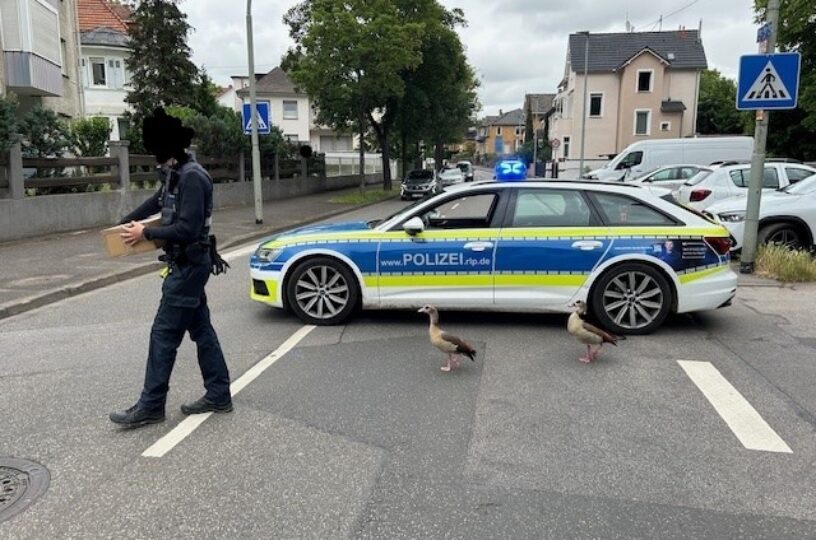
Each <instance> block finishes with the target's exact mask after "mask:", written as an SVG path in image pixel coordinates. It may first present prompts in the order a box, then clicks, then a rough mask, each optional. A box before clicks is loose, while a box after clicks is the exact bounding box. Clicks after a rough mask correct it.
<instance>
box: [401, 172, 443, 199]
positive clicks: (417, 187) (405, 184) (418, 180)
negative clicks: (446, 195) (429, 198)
mask: <svg viewBox="0 0 816 540" xmlns="http://www.w3.org/2000/svg"><path fill="white" fill-rule="evenodd" d="M434 193H436V178H435V175H434V172H433V171H428V170H425V169H416V170H413V171H410V172H409V173H408V174H407V175H406V176H405V180H403V181H402V186H400V198H401V199H402V200H408V199H414V198H422V197H425V196H426V195H432V194H434Z"/></svg>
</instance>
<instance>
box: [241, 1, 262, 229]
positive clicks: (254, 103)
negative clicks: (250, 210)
mask: <svg viewBox="0 0 816 540" xmlns="http://www.w3.org/2000/svg"><path fill="white" fill-rule="evenodd" d="M246 25H247V57H248V59H249V118H250V120H249V125H250V126H251V130H252V187H253V191H254V193H255V224H257V225H260V224H261V223H263V192H262V189H263V186H262V185H261V150H260V145H259V144H258V118H257V115H258V109H257V107H258V96H257V95H256V94H255V43H254V40H253V38H252V0H247V16H246ZM242 180H243V179H242Z"/></svg>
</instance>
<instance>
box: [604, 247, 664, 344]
mask: <svg viewBox="0 0 816 540" xmlns="http://www.w3.org/2000/svg"><path fill="white" fill-rule="evenodd" d="M671 303H672V302H671V287H669V283H668V281H667V280H666V278H665V277H664V276H663V274H661V273H660V272H659V271H658V270H656V269H654V268H652V267H651V266H648V265H645V264H638V263H630V264H624V265H621V266H618V267H615V268H613V269H612V270H610V271H609V272H607V273H606V274H604V275H603V276H601V279H600V281H599V282H598V285H597V286H596V287H595V288H594V289H593V296H592V308H593V313H595V315H596V316H597V317H598V319H599V322H600V323H601V324H602V325H603V326H604V327H606V328H607V329H609V330H610V331H612V332H613V333H617V334H648V333H650V332H652V331H654V330H655V329H656V328H657V327H659V326H660V325H661V324H663V321H664V320H665V319H666V316H668V314H669V310H670V308H671Z"/></svg>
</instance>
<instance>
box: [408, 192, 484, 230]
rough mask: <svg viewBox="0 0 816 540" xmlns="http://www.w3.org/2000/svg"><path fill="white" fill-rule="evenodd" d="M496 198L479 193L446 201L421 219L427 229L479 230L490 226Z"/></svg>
mask: <svg viewBox="0 0 816 540" xmlns="http://www.w3.org/2000/svg"><path fill="white" fill-rule="evenodd" d="M497 199H498V197H496V195H495V194H494V193H480V194H478V195H467V196H465V197H458V198H456V199H453V200H448V201H445V202H443V203H442V204H440V205H439V206H437V207H436V208H433V209H432V210H430V211H428V212H425V213H424V214H423V215H422V216H421V217H422V221H424V222H425V227H426V228H428V229H479V228H486V227H489V226H490V222H491V219H492V216H493V209H494V207H495V206H496V200H497Z"/></svg>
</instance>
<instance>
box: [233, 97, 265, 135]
mask: <svg viewBox="0 0 816 540" xmlns="http://www.w3.org/2000/svg"><path fill="white" fill-rule="evenodd" d="M249 108H250V104H249V103H244V108H243V110H242V111H241V118H242V121H243V125H244V135H250V134H251V133H252V124H251V123H250V117H249ZM255 117H256V118H257V120H258V135H269V134H270V133H271V132H272V122H270V118H269V102H267V101H259V102H257V104H256V116H255Z"/></svg>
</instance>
